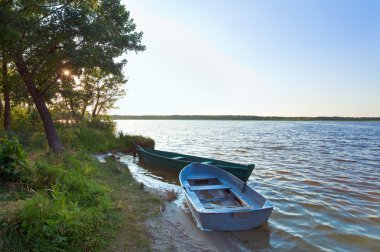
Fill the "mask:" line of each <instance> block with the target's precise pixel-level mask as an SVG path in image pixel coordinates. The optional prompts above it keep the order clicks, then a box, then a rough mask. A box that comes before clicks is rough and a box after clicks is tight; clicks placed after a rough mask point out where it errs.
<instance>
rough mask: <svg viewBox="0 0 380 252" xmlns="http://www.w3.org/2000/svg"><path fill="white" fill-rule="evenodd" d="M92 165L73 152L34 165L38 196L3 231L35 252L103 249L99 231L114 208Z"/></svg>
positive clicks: (95, 168)
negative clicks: (9, 232)
mask: <svg viewBox="0 0 380 252" xmlns="http://www.w3.org/2000/svg"><path fill="white" fill-rule="evenodd" d="M96 165H97V164H96V163H95V162H94V161H93V160H92V159H91V158H89V157H81V156H80V154H74V153H72V152H67V153H65V154H64V155H63V156H62V155H61V156H54V155H53V156H51V157H48V158H46V160H44V161H37V162H36V164H35V173H36V175H35V178H34V183H32V184H31V185H32V186H33V188H34V189H35V190H37V193H36V194H35V195H34V196H33V197H32V198H30V199H28V200H27V201H26V202H25V206H24V207H23V208H22V211H20V212H19V214H18V217H17V218H16V220H14V221H13V222H12V223H8V222H6V223H7V224H6V225H8V226H7V230H8V231H11V232H15V231H17V232H18V239H20V241H19V242H21V243H23V244H25V245H26V246H27V247H28V248H29V249H32V250H37V251H57V250H68V251H74V250H75V251H77V250H81V251H83V250H91V248H93V247H95V246H99V245H100V244H102V243H103V242H104V240H103V239H102V237H101V230H102V228H104V225H105V223H106V221H107V220H108V218H109V217H110V216H109V215H110V214H111V212H112V209H113V207H114V206H113V203H112V201H111V198H110V190H109V188H108V187H107V186H105V185H102V184H101V183H99V182H98V181H97V180H95V176H96V174H97V172H96V170H97V169H98V168H97V166H96ZM9 225H11V226H9ZM0 230H1V228H0ZM2 230H4V229H2ZM0 232H1V231H0ZM0 250H1V245H0Z"/></svg>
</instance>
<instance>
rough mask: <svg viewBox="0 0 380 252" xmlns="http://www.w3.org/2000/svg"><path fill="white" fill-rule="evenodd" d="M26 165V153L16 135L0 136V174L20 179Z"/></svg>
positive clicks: (7, 179) (10, 178)
mask: <svg viewBox="0 0 380 252" xmlns="http://www.w3.org/2000/svg"><path fill="white" fill-rule="evenodd" d="M25 167H26V153H25V151H24V149H23V147H22V145H21V144H20V143H19V141H18V140H17V138H16V137H8V136H6V137H5V138H0V176H1V177H2V178H3V179H5V180H6V181H14V180H20V179H21V176H22V174H23V171H24V170H25Z"/></svg>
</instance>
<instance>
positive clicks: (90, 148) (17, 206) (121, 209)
mask: <svg viewBox="0 0 380 252" xmlns="http://www.w3.org/2000/svg"><path fill="white" fill-rule="evenodd" d="M59 132H60V134H61V136H62V141H63V142H64V144H65V151H64V152H63V153H60V154H51V153H48V152H46V150H45V149H44V144H40V143H43V141H41V139H40V133H38V132H37V133H36V134H34V133H33V134H24V135H23V136H26V135H27V138H26V137H25V138H24V139H23V140H24V141H26V142H27V144H24V146H26V147H27V148H26V150H27V160H26V162H25V163H26V164H25V165H24V166H23V169H21V172H19V173H17V176H16V177H12V181H2V183H1V186H0V251H93V250H108V251H126V250H133V251H149V250H150V243H149V235H148V233H147V231H146V230H145V227H144V225H143V222H144V221H145V220H146V219H147V218H149V217H151V216H154V215H155V214H157V213H158V212H159V208H160V205H161V200H160V199H159V197H158V196H155V195H152V194H150V193H148V192H146V191H144V189H143V188H141V186H140V184H139V183H137V182H136V181H135V180H134V179H133V177H132V175H131V174H130V172H129V170H128V168H127V167H126V166H125V165H122V164H121V163H118V162H117V161H115V160H108V163H106V164H101V163H99V162H98V161H97V160H95V158H94V157H92V156H91V153H94V152H99V151H103V150H107V148H112V149H123V148H129V147H131V146H132V141H138V143H140V144H150V145H152V144H153V146H154V141H153V140H151V139H146V138H143V137H141V136H128V135H124V134H122V133H120V134H118V135H115V134H113V131H112V129H109V128H104V129H99V128H92V127H89V125H74V126H68V127H60V128H59ZM16 135H17V134H16ZM21 135H22V134H21ZM21 138H22V137H21ZM34 141H36V143H37V144H35V143H34ZM21 142H23V141H22V140H21ZM36 146H37V147H36ZM3 154H4V153H3ZM6 155H8V154H4V155H3V156H4V157H6ZM9 155H10V156H12V154H9ZM18 169H20V168H18Z"/></svg>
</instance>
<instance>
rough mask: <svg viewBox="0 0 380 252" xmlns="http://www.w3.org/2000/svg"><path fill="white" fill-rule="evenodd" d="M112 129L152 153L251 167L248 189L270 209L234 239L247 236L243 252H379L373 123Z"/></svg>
mask: <svg viewBox="0 0 380 252" xmlns="http://www.w3.org/2000/svg"><path fill="white" fill-rule="evenodd" d="M117 126H118V129H119V130H122V131H124V132H125V133H128V134H140V135H144V136H148V137H151V138H153V139H154V140H155V142H156V149H162V150H167V151H175V152H180V153H185V154H193V155H199V156H204V157H210V158H216V159H222V160H227V161H233V162H238V163H255V164H256V168H255V170H254V171H253V173H252V175H251V177H250V179H249V181H248V184H249V185H250V186H251V187H253V188H255V189H256V190H257V191H258V192H260V193H261V194H263V195H264V196H265V197H267V198H268V199H270V200H271V201H272V203H273V204H274V210H273V212H272V215H271V217H270V219H269V223H268V224H266V225H265V226H263V227H261V228H259V229H258V230H255V231H252V233H248V235H247V233H245V234H243V233H242V235H239V234H234V235H235V236H236V237H239V238H237V239H240V236H241V237H245V238H244V239H245V240H243V241H242V246H243V247H244V248H243V249H242V250H244V249H246V250H262V251H267V250H272V249H274V250H277V249H281V250H308V251H310V250H311V251H314V250H315V251H330V250H331V251H380V123H378V122H282V121H181V120H179V121H175V120H169V121H165V120H162V121H161V120H125V121H117ZM156 176H157V180H160V181H161V183H167V184H175V183H174V182H173V181H171V180H173V177H172V178H167V179H166V178H165V176H164V175H163V176H161V175H160V174H159V175H156ZM153 179H154V178H153ZM240 241H241V240H240Z"/></svg>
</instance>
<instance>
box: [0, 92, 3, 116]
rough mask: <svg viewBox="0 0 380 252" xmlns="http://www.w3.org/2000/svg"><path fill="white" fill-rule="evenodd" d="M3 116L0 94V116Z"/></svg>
mask: <svg viewBox="0 0 380 252" xmlns="http://www.w3.org/2000/svg"><path fill="white" fill-rule="evenodd" d="M2 116H3V102H2V100H1V96H0V117H2Z"/></svg>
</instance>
